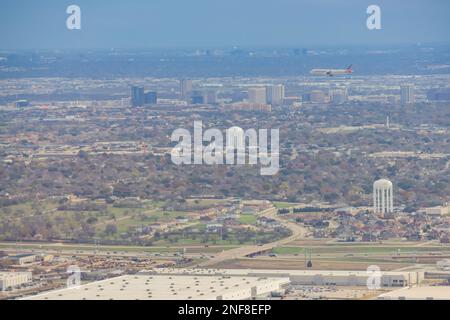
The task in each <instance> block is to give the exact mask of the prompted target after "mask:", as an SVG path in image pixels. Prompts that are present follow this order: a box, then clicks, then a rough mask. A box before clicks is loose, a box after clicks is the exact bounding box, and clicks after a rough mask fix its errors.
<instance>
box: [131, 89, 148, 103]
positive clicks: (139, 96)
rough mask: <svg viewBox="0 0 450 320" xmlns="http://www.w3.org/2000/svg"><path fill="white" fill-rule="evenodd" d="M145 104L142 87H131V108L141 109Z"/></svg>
mask: <svg viewBox="0 0 450 320" xmlns="http://www.w3.org/2000/svg"><path fill="white" fill-rule="evenodd" d="M144 103H145V93H144V87H138V86H132V87H131V105H132V106H133V107H141V106H143V105H144Z"/></svg>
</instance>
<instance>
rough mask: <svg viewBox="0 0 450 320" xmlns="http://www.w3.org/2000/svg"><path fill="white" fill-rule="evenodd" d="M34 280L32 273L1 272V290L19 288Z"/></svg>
mask: <svg viewBox="0 0 450 320" xmlns="http://www.w3.org/2000/svg"><path fill="white" fill-rule="evenodd" d="M32 279H33V277H32V275H31V272H0V290H2V291H3V290H7V289H9V288H17V287H19V286H21V285H23V284H27V283H30V282H31V281H32Z"/></svg>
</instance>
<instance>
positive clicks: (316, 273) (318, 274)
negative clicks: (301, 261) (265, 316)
mask: <svg viewBox="0 0 450 320" xmlns="http://www.w3.org/2000/svg"><path fill="white" fill-rule="evenodd" d="M147 272H148V273H149V274H151V273H155V274H184V275H187V274H195V275H199V276H200V275H205V276H206V275H210V276H211V275H214V276H247V277H271V278H276V277H283V278H288V279H289V280H290V282H291V283H292V284H298V285H317V286H321V285H336V286H367V281H368V279H369V277H370V276H373V274H372V273H369V272H366V271H326V270H256V269H171V268H164V269H155V270H152V271H147ZM423 278H424V273H423V272H404V271H381V272H380V286H381V287H406V286H409V285H415V284H419V283H420V282H421V281H422V280H423Z"/></svg>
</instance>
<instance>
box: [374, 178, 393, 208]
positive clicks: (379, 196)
mask: <svg viewBox="0 0 450 320" xmlns="http://www.w3.org/2000/svg"><path fill="white" fill-rule="evenodd" d="M373 211H374V212H375V213H382V214H383V215H389V214H391V213H392V212H393V211H394V194H393V187H392V182H390V181H389V180H386V179H381V180H377V181H375V182H374V184H373Z"/></svg>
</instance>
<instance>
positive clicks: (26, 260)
mask: <svg viewBox="0 0 450 320" xmlns="http://www.w3.org/2000/svg"><path fill="white" fill-rule="evenodd" d="M6 259H7V260H10V261H11V262H12V263H13V264H16V265H21V266H23V265H26V264H30V263H33V262H35V261H36V256H35V255H34V254H26V253H25V254H18V255H15V256H9V257H7V258H6Z"/></svg>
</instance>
